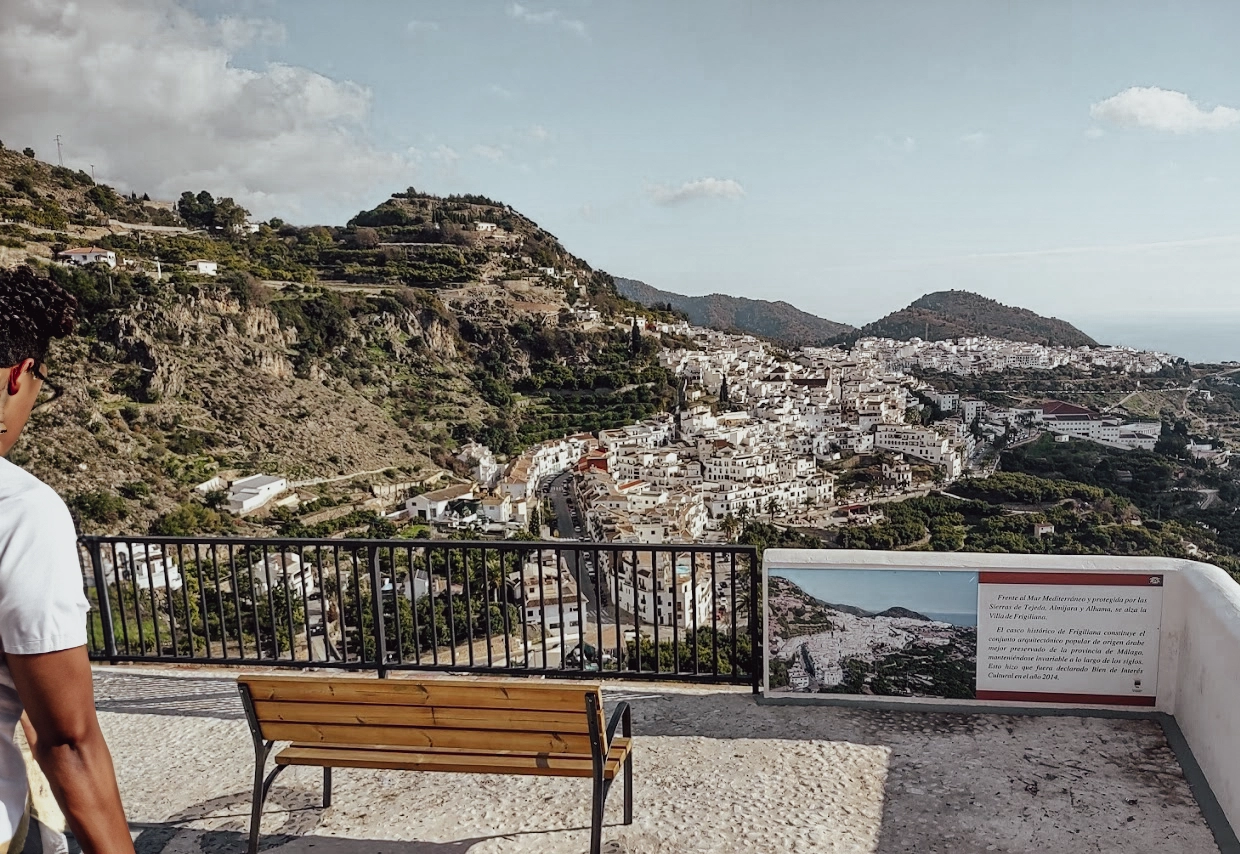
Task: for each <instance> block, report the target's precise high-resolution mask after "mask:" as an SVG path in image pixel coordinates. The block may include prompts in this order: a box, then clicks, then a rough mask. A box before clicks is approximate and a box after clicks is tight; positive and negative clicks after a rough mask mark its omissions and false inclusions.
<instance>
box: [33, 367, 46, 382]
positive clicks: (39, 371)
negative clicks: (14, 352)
mask: <svg viewBox="0 0 1240 854" xmlns="http://www.w3.org/2000/svg"><path fill="white" fill-rule="evenodd" d="M30 375H31V376H32V377H34V378H35V379H36V380H38V381H39V382H41V383H45V382H47V365H46V364H45V363H43V362H35V363H34V364H33V365H31V366H30Z"/></svg>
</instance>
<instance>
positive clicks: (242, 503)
mask: <svg viewBox="0 0 1240 854" xmlns="http://www.w3.org/2000/svg"><path fill="white" fill-rule="evenodd" d="M286 489H288V481H287V480H285V479H284V478H282V477H275V476H273V475H267V474H256V475H252V476H250V477H243V478H241V479H240V480H234V481H233V482H232V485H231V486H229V487H228V510H229V512H231V513H236V514H237V515H244V514H246V513H251V512H253V511H255V510H257V509H259V508H260V507H262V506H264V505H265V504H266V503H267V502H268V501H270V500H271V499H273V498H275V497H276V496H277V495H279V494H280V493H281V492H284V490H286Z"/></svg>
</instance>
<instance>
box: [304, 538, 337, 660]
mask: <svg viewBox="0 0 1240 854" xmlns="http://www.w3.org/2000/svg"><path fill="white" fill-rule="evenodd" d="M314 568H315V577H316V578H317V579H318V594H319V626H320V627H321V628H322V629H323V662H324V663H327V662H329V661H331V659H332V635H331V624H330V623H329V622H328V620H327V585H326V584H325V583H324V581H323V546H321V545H318V544H315V546H314ZM309 626H310V615H309V614H306V631H307V632H309V631H310V629H309ZM309 645H310V646H313V642H310V644H309Z"/></svg>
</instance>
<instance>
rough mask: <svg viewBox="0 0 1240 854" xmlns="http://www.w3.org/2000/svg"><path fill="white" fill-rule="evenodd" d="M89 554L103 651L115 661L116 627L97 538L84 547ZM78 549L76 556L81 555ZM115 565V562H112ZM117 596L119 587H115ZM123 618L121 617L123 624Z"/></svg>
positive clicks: (101, 552) (110, 659)
mask: <svg viewBox="0 0 1240 854" xmlns="http://www.w3.org/2000/svg"><path fill="white" fill-rule="evenodd" d="M86 551H87V553H88V554H89V555H90V568H91V573H92V574H93V575H94V576H95V598H96V600H97V601H98V602H99V634H100V636H101V639H102V640H103V652H104V654H105V655H107V657H108V660H109V661H111V662H112V663H113V664H115V663H116V627H115V626H114V625H113V624H112V596H111V594H110V593H109V591H108V579H107V573H105V572H104V571H103V551H102V548H101V546H100V545H99V541H98V540H91V541H90V543H89V545H88V546H87V549H86ZM81 554H82V553H81V551H80V550H79V551H78V556H79V557H80V556H81ZM113 566H115V564H113ZM117 596H118V597H119V596H120V588H119V586H118V587H117ZM124 622H125V618H124V616H122V617H121V624H122V625H124Z"/></svg>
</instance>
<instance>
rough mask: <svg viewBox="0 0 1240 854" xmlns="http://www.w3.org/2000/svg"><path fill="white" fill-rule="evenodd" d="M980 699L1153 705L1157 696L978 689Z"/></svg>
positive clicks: (1104, 704) (1106, 704)
mask: <svg viewBox="0 0 1240 854" xmlns="http://www.w3.org/2000/svg"><path fill="white" fill-rule="evenodd" d="M977 699H979V700H1011V701H1014V702H1018V703H1084V704H1088V705H1094V706H1153V705H1154V704H1155V703H1156V702H1157V698H1156V697H1137V696H1132V695H1126V694H1041V693H1038V692H1036V691H978V692H977Z"/></svg>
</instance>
